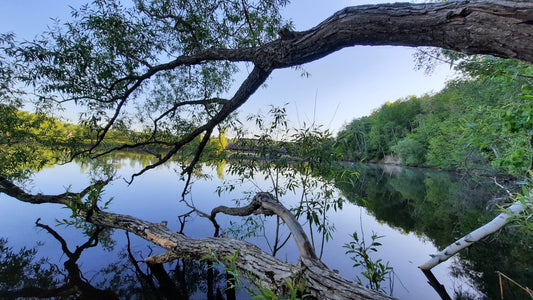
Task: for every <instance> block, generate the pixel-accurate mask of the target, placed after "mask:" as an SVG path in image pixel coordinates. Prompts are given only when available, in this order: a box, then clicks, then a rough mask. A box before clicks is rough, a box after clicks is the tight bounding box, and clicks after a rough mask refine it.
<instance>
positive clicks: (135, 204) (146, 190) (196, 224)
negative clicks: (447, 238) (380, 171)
mask: <svg viewBox="0 0 533 300" xmlns="http://www.w3.org/2000/svg"><path fill="white" fill-rule="evenodd" d="M140 167H141V165H140V164H138V163H133V164H132V163H130V162H128V160H126V159H124V160H122V167H121V168H120V170H119V175H121V176H129V175H131V174H132V173H133V172H134V171H135V170H138V169H139V168H140ZM176 167H177V165H175V164H174V163H171V164H169V165H168V166H166V167H160V168H157V169H156V170H152V171H149V172H148V173H147V174H145V175H144V176H141V177H139V178H136V179H135V181H134V182H133V184H131V185H130V186H128V185H127V184H126V183H125V182H124V181H123V180H120V179H119V180H116V181H115V182H113V183H112V184H111V185H110V186H108V187H106V189H105V190H106V193H105V196H104V200H107V199H108V198H109V197H114V200H113V202H111V205H110V207H109V209H108V210H109V211H112V212H118V213H121V214H127V215H132V216H135V217H138V218H141V219H144V220H147V221H150V222H154V223H159V222H161V221H163V220H165V221H168V227H169V228H170V229H172V230H178V229H179V223H178V220H177V216H178V215H180V214H183V213H185V212H188V211H189V209H188V208H187V207H185V206H184V205H183V204H180V203H179V202H178V201H179V195H180V194H181V188H182V186H183V183H182V182H180V181H179V180H178V175H177V174H176V172H174V168H176ZM79 170H80V166H79V165H77V164H70V165H66V166H58V167H55V168H50V169H46V170H43V171H42V172H41V173H39V174H37V175H36V176H35V181H34V183H33V190H34V191H40V192H43V193H62V192H63V191H64V189H65V187H64V185H63V184H65V182H71V183H72V184H73V186H72V191H79V190H80V189H81V188H82V187H83V184H85V183H86V182H87V181H88V179H87V172H85V174H82V173H80V172H79ZM202 172H203V173H204V174H207V175H210V176H209V177H210V179H206V180H197V181H196V182H195V183H194V185H193V188H192V192H191V198H192V200H194V202H195V204H196V206H197V208H198V209H200V210H202V211H204V212H207V213H209V212H210V211H211V209H212V208H213V207H215V206H217V205H221V204H223V205H228V206H232V204H233V201H232V200H231V199H232V198H240V197H242V194H243V192H244V191H255V190H256V189H254V188H253V186H252V184H251V183H249V182H245V183H243V184H238V185H236V189H235V191H233V192H232V193H231V194H222V197H220V198H219V197H218V195H217V194H216V193H215V192H214V191H215V187H216V186H217V185H220V184H221V183H222V181H221V180H220V179H219V178H218V177H217V174H216V171H215V168H214V167H213V168H209V167H203V168H202ZM225 177H226V179H232V176H230V175H228V174H226V175H225ZM258 177H261V176H258ZM256 184H257V186H258V187H259V188H261V189H262V190H268V188H269V184H268V181H265V180H264V179H263V178H262V177H261V178H260V179H259V180H257V181H256ZM191 198H189V199H191ZM297 199H299V196H297V195H293V194H290V193H289V194H287V195H286V196H285V197H283V201H284V203H285V204H286V205H287V206H291V207H294V206H295V203H296V201H297ZM0 201H1V207H2V209H1V210H0V228H2V233H1V236H3V237H8V238H9V240H10V246H14V247H15V248H19V247H22V246H33V245H35V243H36V241H37V240H40V241H45V242H46V243H45V246H43V247H42V251H40V253H39V255H43V256H48V257H51V258H53V259H58V260H59V259H61V261H64V259H65V257H64V256H59V254H58V251H59V249H60V248H59V245H58V243H57V242H56V241H54V240H51V239H50V237H49V236H48V234H47V233H46V232H44V231H42V230H37V229H36V228H35V226H34V222H35V220H36V219H37V218H38V217H41V218H42V221H41V222H42V223H45V224H48V225H54V224H55V219H63V218H68V217H69V216H70V212H69V210H68V209H64V208H61V207H60V206H59V205H30V204H26V203H21V202H18V201H15V200H13V199H8V198H7V197H6V196H5V195H0ZM328 218H329V220H331V221H333V223H334V226H335V231H334V232H333V240H332V241H330V242H329V243H327V244H326V246H325V249H324V256H323V261H324V262H325V263H326V265H328V266H329V267H330V268H332V269H337V270H339V271H340V274H341V275H343V276H345V277H346V278H348V279H354V278H355V275H356V272H358V271H360V270H358V269H354V268H352V264H353V263H352V261H351V260H350V259H349V257H347V256H346V255H345V251H346V249H344V248H343V247H342V246H343V245H344V244H345V243H348V242H350V241H351V238H350V236H351V235H352V233H353V232H358V234H360V232H361V226H362V227H363V230H364V232H365V237H366V241H367V243H369V242H370V235H371V234H372V232H376V233H377V234H378V235H383V236H384V237H383V238H382V239H380V240H379V241H380V242H381V243H382V244H383V246H381V247H379V250H378V252H377V253H376V254H373V257H374V258H376V259H377V258H382V259H383V260H384V262H386V261H389V262H390V265H391V266H392V267H394V271H395V273H396V280H395V283H394V296H395V297H398V298H400V299H437V298H438V297H437V294H436V293H435V291H434V290H433V289H432V288H431V287H430V286H429V285H428V284H426V279H425V277H424V275H423V274H422V272H421V271H420V270H418V268H417V266H418V265H419V264H421V263H423V262H424V261H426V259H427V258H428V257H429V256H428V255H429V254H431V253H435V252H437V250H436V249H435V247H434V246H433V245H432V244H431V243H430V242H427V241H424V240H422V239H421V238H419V237H417V236H415V235H413V234H411V233H410V234H405V233H404V232H402V231H400V230H397V229H393V228H391V227H390V226H388V225H387V224H384V223H380V222H378V221H377V220H376V219H375V218H374V217H372V216H369V215H368V214H367V213H366V210H365V209H364V208H361V207H358V206H355V205H353V204H350V203H348V202H346V203H344V207H343V209H342V210H339V211H337V212H330V213H328ZM230 220H233V221H234V222H238V220H239V219H238V218H236V217H228V216H224V215H219V216H217V221H218V222H219V223H220V224H221V225H222V226H223V227H227V226H229V221H230ZM268 220H270V221H271V222H273V220H274V218H269V219H268ZM268 220H267V222H268ZM266 228H267V235H268V236H272V234H273V229H272V228H270V227H268V226H267V227H266ZM304 229H305V230H306V231H307V225H304ZM56 230H58V231H59V232H60V233H61V234H62V235H63V236H64V237H65V238H66V239H67V241H68V243H69V245H70V246H71V248H73V247H74V245H76V243H78V245H79V244H81V243H83V242H84V241H85V238H84V237H83V236H82V235H81V234H80V233H79V232H77V231H76V230H75V229H74V228H72V227H64V226H61V227H57V228H56ZM283 232H285V233H287V230H284V231H283ZM184 233H185V234H186V235H188V236H192V237H204V236H211V235H212V234H213V226H212V224H211V223H210V222H209V221H208V220H206V219H204V218H200V217H198V216H196V215H193V216H192V217H191V218H190V219H189V223H187V224H186V226H185V231H184ZM114 238H115V239H116V240H117V243H118V244H117V247H116V249H115V251H114V252H112V254H106V253H105V252H101V251H99V249H98V248H97V249H89V250H87V251H86V252H85V253H84V255H83V257H82V259H81V262H82V264H81V265H82V269H83V270H88V271H90V272H92V273H93V274H94V272H96V271H97V270H99V269H100V268H102V267H104V266H105V265H106V263H107V262H108V261H109V260H112V259H113V258H114V257H116V256H115V254H116V253H117V252H118V251H120V250H121V249H122V247H123V246H124V243H125V237H124V233H123V232H122V231H117V232H115V235H114ZM251 241H252V242H254V243H256V244H257V245H259V246H260V247H262V248H263V249H264V250H267V246H266V244H265V241H264V238H262V237H257V238H254V239H251ZM271 243H272V240H271ZM315 243H316V245H317V247H319V245H320V235H319V234H318V233H316V232H315ZM147 244H148V243H147V242H146V241H144V240H142V239H139V238H137V237H134V236H132V245H133V247H134V249H141V250H142V249H144V250H146V248H145V247H146V245H147ZM154 251H155V252H154V253H161V252H162V251H161V250H160V249H157V247H155V250H154ZM267 251H268V250H267ZM106 257H108V258H106ZM278 257H279V258H281V259H283V260H288V261H289V262H292V263H295V262H296V260H297V258H298V252H297V249H296V246H295V244H294V242H293V241H292V239H291V240H290V242H289V243H288V244H287V245H286V247H285V248H283V249H282V251H281V252H280V253H279V255H278ZM449 267H450V263H449V262H445V263H443V264H441V265H439V266H438V267H436V268H435V269H434V273H435V276H436V277H437V278H438V279H439V280H441V281H442V283H443V284H445V285H446V287H447V289H448V292H450V293H453V290H451V287H452V286H454V284H455V287H457V286H458V285H459V286H460V285H461V284H462V283H460V282H457V279H453V278H452V277H451V276H450V275H449ZM462 288H463V289H466V288H465V287H464V286H463V287H462Z"/></svg>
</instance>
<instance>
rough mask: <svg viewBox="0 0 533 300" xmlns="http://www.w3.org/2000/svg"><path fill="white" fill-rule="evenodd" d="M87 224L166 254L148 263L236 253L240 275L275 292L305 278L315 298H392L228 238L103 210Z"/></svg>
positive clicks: (316, 264)
mask: <svg viewBox="0 0 533 300" xmlns="http://www.w3.org/2000/svg"><path fill="white" fill-rule="evenodd" d="M88 221H89V222H91V223H93V224H98V225H100V226H105V227H111V228H117V229H123V230H126V231H129V232H132V233H134V234H136V235H138V236H140V237H142V238H144V239H146V240H148V241H151V242H153V243H154V244H157V245H159V246H160V247H162V248H164V249H166V250H167V251H168V252H167V253H165V254H164V256H163V257H164V258H162V257H161V256H156V257H152V258H149V259H147V262H149V263H161V262H165V261H171V260H174V259H177V258H184V257H190V258H195V259H201V258H206V257H209V256H210V255H212V254H215V255H216V256H217V257H219V258H223V257H225V256H232V255H233V254H234V253H235V252H238V253H239V254H238V257H237V261H236V265H237V268H238V270H239V272H240V274H242V275H243V276H246V277H247V278H248V279H249V280H250V281H251V282H252V283H254V284H256V285H260V286H263V287H267V288H270V289H272V290H273V291H276V292H279V293H283V292H287V291H286V290H285V288H286V287H284V286H283V278H288V279H293V278H294V279H296V280H298V279H301V278H305V279H306V280H307V285H306V288H307V289H306V292H308V293H310V294H311V295H312V296H314V297H316V298H317V299H392V298H391V297H388V296H386V295H383V294H380V293H378V292H376V291H372V290H369V289H366V288H364V287H362V286H360V285H357V284H355V283H354V282H352V281H349V280H347V279H345V278H343V277H342V276H340V275H339V274H337V273H335V272H334V271H332V270H330V269H329V268H328V267H327V266H326V265H324V264H323V263H322V262H321V261H320V260H317V259H310V258H305V257H302V258H301V259H300V260H299V262H298V264H297V265H292V264H290V263H287V262H285V261H282V260H280V259H278V258H276V257H274V256H272V255H270V254H268V253H266V252H264V251H263V250H261V249H259V248H258V247H257V246H255V245H253V244H250V243H248V242H245V241H241V240H237V239H233V238H229V237H216V238H215V237H206V238H198V239H195V238H191V237H187V236H185V235H183V234H179V233H175V232H173V231H171V230H169V229H168V228H166V227H164V226H162V225H160V224H159V223H150V222H147V221H143V220H140V219H137V218H134V217H131V216H127V215H120V214H113V213H108V212H103V211H102V212H98V213H97V214H93V215H92V216H91V217H89V218H88Z"/></svg>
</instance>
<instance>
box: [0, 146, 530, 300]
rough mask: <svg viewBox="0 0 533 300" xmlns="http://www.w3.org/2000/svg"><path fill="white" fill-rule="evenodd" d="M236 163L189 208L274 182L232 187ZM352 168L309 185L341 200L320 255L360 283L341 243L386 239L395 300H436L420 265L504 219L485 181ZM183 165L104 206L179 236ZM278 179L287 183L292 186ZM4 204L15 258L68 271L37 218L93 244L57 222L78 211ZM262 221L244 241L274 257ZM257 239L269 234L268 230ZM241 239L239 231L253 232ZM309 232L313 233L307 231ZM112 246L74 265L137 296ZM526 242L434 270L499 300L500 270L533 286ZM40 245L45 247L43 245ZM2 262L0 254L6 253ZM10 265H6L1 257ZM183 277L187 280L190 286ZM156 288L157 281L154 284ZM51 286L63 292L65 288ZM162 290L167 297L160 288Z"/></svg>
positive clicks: (220, 279)
mask: <svg viewBox="0 0 533 300" xmlns="http://www.w3.org/2000/svg"><path fill="white" fill-rule="evenodd" d="M115 163H116V164H117V165H118V166H120V168H119V169H118V173H119V174H118V175H120V176H124V177H125V178H129V176H131V174H133V173H134V172H135V171H138V170H139V169H141V168H142V167H143V166H144V165H146V164H147V163H148V162H147V161H143V160H142V159H139V158H134V157H128V156H123V157H116V158H115ZM229 166H230V164H227V165H223V164H219V165H218V166H216V165H213V166H207V165H204V166H202V168H201V170H200V171H199V172H197V175H201V176H199V177H197V179H195V182H194V184H193V186H192V190H191V193H190V194H189V195H188V196H187V198H186V199H187V200H188V201H193V202H194V204H195V206H196V207H197V208H198V209H200V210H202V211H205V212H210V210H211V209H212V208H213V207H215V206H217V205H221V204H223V205H234V203H235V200H234V199H237V198H242V196H243V194H244V193H245V192H252V194H253V193H254V192H257V191H258V189H261V190H263V191H266V190H269V188H270V186H271V182H270V181H269V179H268V178H267V179H265V176H264V174H261V176H256V178H257V179H255V180H254V181H245V182H242V183H241V182H237V183H236V182H235V181H234V180H235V179H237V176H232V175H230V174H228V172H227V170H228V167H229ZM348 167H349V168H350V170H351V171H352V174H351V175H347V176H345V177H343V178H336V179H335V180H333V179H330V180H326V179H320V178H313V179H312V180H315V181H312V182H314V183H315V184H317V186H318V187H321V188H324V187H325V188H326V190H328V191H330V192H331V193H330V194H329V197H331V200H330V202H329V203H332V202H331V201H335V200H337V199H341V200H342V209H341V208H338V209H337V210H334V209H329V210H328V211H327V212H326V213H325V215H320V214H319V215H320V220H322V217H324V216H325V217H326V218H327V220H328V222H327V223H326V225H327V227H326V228H330V227H331V228H330V229H329V231H328V232H330V233H331V239H329V241H327V242H324V243H323V244H322V234H321V233H320V232H319V231H318V230H317V228H316V226H312V231H313V234H312V239H313V241H314V245H315V247H316V249H317V253H319V254H320V253H322V260H323V261H324V262H325V263H326V264H327V265H328V266H329V267H330V268H332V269H336V270H339V273H340V274H341V275H343V276H345V277H346V278H349V279H351V280H354V279H355V278H356V276H358V275H359V276H361V275H360V272H361V271H362V270H361V269H360V268H354V267H352V265H353V262H352V261H351V260H350V257H349V255H345V252H346V249H345V248H343V245H344V244H346V243H348V242H350V241H352V239H351V237H350V236H351V235H352V234H353V233H354V232H357V233H358V235H359V236H361V237H363V236H364V237H365V240H366V241H367V243H368V242H369V241H370V236H371V234H372V233H373V232H374V233H376V234H378V235H380V236H383V237H382V238H381V239H380V240H379V241H380V243H382V246H380V247H378V251H377V252H376V253H373V254H372V256H373V257H374V258H375V259H377V258H381V259H382V260H383V261H384V262H387V261H388V263H389V265H390V266H392V267H393V268H394V276H393V280H392V294H393V296H395V297H397V298H399V299H440V297H439V295H438V294H437V292H436V291H435V290H434V289H433V288H432V287H431V286H430V285H429V284H428V283H427V279H426V278H425V276H424V275H423V274H422V272H421V271H420V270H418V268H417V266H418V265H420V264H422V263H423V262H425V261H426V260H427V259H428V258H429V255H430V254H432V253H435V252H438V249H442V248H443V247H445V246H447V245H448V244H450V243H452V242H453V241H454V240H455V239H456V238H459V237H461V236H462V235H464V234H466V233H468V232H469V231H471V230H473V229H475V228H477V227H479V226H480V225H482V224H484V223H485V222H486V221H488V220H490V219H491V218H492V217H494V216H495V215H496V214H497V212H494V209H495V207H496V204H498V203H499V202H498V200H497V199H498V197H501V196H502V192H501V191H500V190H499V189H498V188H497V187H496V186H495V185H494V184H493V183H492V182H491V180H492V179H487V178H485V179H484V178H473V177H468V176H461V175H458V174H453V173H448V172H439V171H430V170H417V169H412V168H400V167H392V168H391V167H380V166H364V165H352V166H348ZM177 169H179V164H178V163H171V164H169V165H167V166H164V167H159V168H157V169H156V170H153V171H150V172H148V173H147V174H145V175H143V176H141V177H138V178H136V179H135V180H134V182H133V183H132V184H131V185H128V184H126V183H125V182H124V181H122V180H117V181H115V182H113V183H111V184H110V185H109V186H108V187H106V190H105V194H104V198H105V199H107V198H110V197H113V198H114V199H113V201H112V202H111V203H110V205H109V208H108V211H112V212H117V213H121V214H127V215H132V216H135V217H138V218H141V219H144V220H148V221H150V222H161V221H168V227H169V228H170V229H172V230H175V231H179V230H180V228H181V223H180V222H179V220H178V216H179V215H182V214H185V213H187V212H189V211H190V208H188V207H187V206H185V205H184V204H183V203H182V202H180V199H181V197H180V195H181V190H182V188H183V182H182V181H180V180H179V175H178V173H177V172H176V171H175V170H177ZM355 172H357V174H356V173H355ZM294 177H296V175H295V176H294ZM280 178H281V179H280V180H281V181H283V180H286V179H287V178H283V177H280ZM88 182H89V172H88V166H87V165H85V164H82V163H73V164H69V165H64V166H55V167H53V168H48V169H44V170H42V171H41V172H39V173H38V174H36V176H35V178H34V180H33V182H32V184H31V185H29V186H28V187H27V188H28V189H30V190H32V192H34V193H37V192H41V193H43V194H58V193H62V192H64V191H65V189H67V188H69V189H70V190H72V191H79V190H80V189H82V188H83V187H85V186H86V185H87V184H88ZM224 182H226V183H228V182H229V183H232V184H234V187H235V189H234V190H233V191H232V192H231V193H222V194H221V195H220V197H219V195H218V194H217V193H216V192H215V189H216V187H217V186H220V185H222V184H223V183H224ZM310 182H311V181H310ZM68 185H70V186H68ZM300 192H301V191H300V189H296V193H293V192H290V191H289V192H288V193H287V194H286V195H284V196H283V197H282V201H283V203H284V204H285V205H286V206H287V207H291V208H294V207H297V206H298V205H299V201H300V199H301V198H300V197H301V194H300ZM316 192H317V191H315V193H316ZM495 199H496V200H495ZM242 201H245V200H242ZM0 203H2V204H1V207H2V209H1V210H0V228H2V231H1V233H0V237H4V238H7V239H8V244H7V246H8V247H12V248H13V251H14V252H18V250H19V249H20V248H22V247H28V248H32V247H37V249H38V253H37V254H36V256H35V259H37V258H40V257H46V258H48V260H49V263H50V264H55V265H57V266H58V267H60V268H63V263H64V262H65V261H67V260H68V259H69V257H68V255H67V254H66V253H64V252H62V251H61V246H60V244H59V242H58V241H57V240H56V239H54V238H52V237H51V235H50V234H49V233H48V232H47V231H45V230H43V229H42V228H38V227H36V226H35V221H36V220H37V219H38V218H40V219H41V220H40V223H42V224H47V225H49V226H51V227H52V228H53V229H54V230H55V231H57V232H58V233H59V234H60V235H61V236H62V237H63V239H64V240H65V241H66V242H67V243H68V245H69V248H70V251H72V252H73V251H74V250H75V249H76V246H81V245H82V244H83V243H85V242H86V241H87V240H88V238H87V236H85V235H84V234H82V232H81V231H82V230H80V229H76V228H75V227H74V226H64V225H61V226H56V224H57V223H56V220H62V219H68V217H69V216H70V214H71V212H70V210H69V209H65V208H62V207H61V206H59V205H52V204H46V205H31V204H27V203H22V202H19V201H17V200H14V199H11V198H9V197H7V196H5V195H0ZM242 203H243V204H246V202H242ZM317 205H318V204H317ZM320 207H323V206H316V207H315V208H314V209H313V210H314V211H317V212H318V211H319V208H320ZM217 220H218V222H219V223H220V224H221V226H222V227H223V228H225V229H226V232H227V233H228V234H231V233H232V232H233V231H232V230H230V229H231V228H233V229H237V228H238V227H239V224H242V221H241V219H239V218H237V217H227V216H218V217H217ZM301 220H302V223H303V226H304V228H305V229H309V223H308V222H306V221H305V214H304V215H303V216H302V217H301ZM256 222H259V223H261V222H264V228H265V230H264V234H260V235H259V236H255V237H249V238H248V240H249V241H251V242H253V243H255V244H257V245H258V246H260V247H261V248H263V250H265V251H267V252H269V251H271V248H272V247H273V245H274V238H275V236H274V227H275V222H274V218H266V219H264V220H261V219H256ZM333 228H334V229H333ZM183 232H184V234H186V235H188V236H192V237H204V236H211V235H212V234H213V226H212V225H211V223H210V222H209V221H208V220H206V219H204V218H201V217H198V216H196V215H194V214H192V215H191V216H190V217H189V218H187V222H186V223H185V225H184V230H183ZM256 232H260V233H262V231H261V230H259V231H257V230H256ZM238 233H240V234H242V235H244V234H245V233H246V232H245V231H239V232H238ZM287 233H288V230H287V229H286V228H284V227H282V228H281V240H283V239H284V237H285V236H286V235H287ZM309 233H310V231H308V234H309ZM263 235H264V236H263ZM309 236H310V237H311V235H310V234H309ZM111 239H112V240H114V241H115V245H114V247H113V249H111V250H109V249H108V250H105V249H103V247H102V246H101V244H100V245H98V246H96V247H92V248H87V249H86V250H84V251H83V253H82V254H81V256H80V258H79V259H78V260H77V261H76V263H77V266H78V267H79V268H80V270H81V271H82V273H83V276H84V278H85V279H86V280H87V282H89V283H90V284H91V285H92V286H94V287H96V288H98V289H99V290H105V289H112V290H113V291H115V292H116V293H118V294H119V295H122V297H124V298H131V297H139V295H140V294H141V292H140V291H141V284H140V283H139V276H138V275H137V276H136V275H135V274H136V273H135V271H134V270H135V264H134V263H132V261H130V260H129V259H128V257H129V256H128V251H127V248H126V246H127V238H126V235H125V233H124V232H122V231H114V232H113V233H112V234H111ZM520 240H523V237H522V236H520V235H518V234H517V233H516V232H514V231H509V230H506V232H504V233H501V234H499V235H497V236H495V237H491V238H489V239H487V240H486V241H483V242H482V243H479V244H478V245H475V246H474V247H472V248H470V249H469V250H468V251H464V252H463V253H461V254H460V255H459V256H456V257H454V258H452V259H450V260H449V261H447V262H444V263H442V264H440V265H439V266H437V267H435V268H434V269H433V273H434V274H435V276H436V278H437V279H438V280H439V281H440V282H441V283H442V284H444V286H445V288H446V290H447V292H448V293H449V294H450V296H451V297H452V298H454V297H459V296H461V297H463V299H464V297H465V296H468V297H470V298H474V299H478V298H496V297H499V285H498V281H497V276H496V275H495V273H494V272H496V271H500V272H503V273H505V274H506V275H508V276H510V277H512V278H513V279H515V280H517V281H518V282H520V283H521V284H523V285H528V286H532V282H531V280H532V279H531V278H532V277H533V276H531V275H532V274H531V272H532V271H531V264H532V263H531V261H532V258H533V257H532V254H531V251H530V248H528V247H529V245H523V243H522V244H521V242H520ZM130 241H131V243H130V250H131V255H132V256H133V257H134V258H135V260H137V261H141V260H142V259H143V258H146V257H147V256H149V255H153V254H158V253H162V252H163V250H162V249H159V248H158V247H157V246H153V245H150V244H149V243H147V242H146V241H144V240H142V239H139V238H136V237H135V236H133V235H130ZM37 242H41V243H42V245H39V246H37ZM277 256H278V257H279V258H281V259H283V260H287V261H289V262H291V263H296V261H297V259H298V252H297V248H296V246H295V244H294V243H293V242H292V240H289V242H288V243H287V244H286V245H285V246H284V247H283V248H281V249H280V250H279V251H278V253H277ZM0 258H2V259H4V258H3V257H1V256H0ZM34 261H35V260H34ZM3 262H4V264H5V263H6V260H3ZM48 265H49V264H44V266H48ZM137 267H138V269H137V270H138V271H137V272H138V273H137V274H149V273H151V272H153V270H152V271H150V270H148V269H147V266H146V265H145V264H143V263H138V264H137ZM166 269H167V271H168V273H169V274H170V275H171V277H173V278H174V280H175V281H178V282H181V285H182V286H186V287H187V293H188V294H190V295H192V296H191V298H193V299H204V298H207V296H206V295H208V293H210V290H211V289H212V290H213V291H216V290H217V289H218V290H219V291H221V292H222V293H223V292H224V288H225V277H224V276H222V275H220V276H216V274H214V277H215V280H214V282H213V284H212V285H209V284H208V283H209V282H210V281H209V280H208V275H207V271H206V270H207V267H206V266H205V264H201V263H197V262H191V261H180V263H179V264H178V265H176V263H172V264H167V265H166ZM217 272H219V270H215V273H217ZM55 274H56V278H58V279H62V278H63V277H62V275H60V274H59V273H57V272H56V273H55ZM182 274H185V275H184V276H185V277H186V278H185V279H184V276H181V275H182ZM26 277H30V279H31V278H34V277H38V276H37V275H35V274H32V273H31V271H26ZM1 278H2V277H0V279H1ZM180 278H181V281H180V280H179V279H180ZM30 279H28V278H26V281H28V282H30ZM147 282H148V283H146V282H145V286H148V287H149V285H150V284H149V280H148V281H147ZM155 282H156V285H157V281H155ZM363 283H365V281H364V280H363ZM55 284H56V286H57V285H58V284H61V283H55ZM382 286H383V287H384V289H385V291H386V292H390V290H391V284H390V283H389V282H385V283H383V285H382ZM1 288H2V282H1V281H0V289H1ZM504 288H505V289H506V290H507V291H506V292H507V293H510V292H511V288H509V287H507V286H504ZM148 289H149V288H148ZM512 292H513V293H514V294H509V295H510V297H516V298H520V297H523V296H526V294H520V293H519V292H517V291H516V290H513V291H512ZM154 293H155V292H154ZM158 293H160V294H159V295H163V294H164V293H163V292H161V290H159V292H158ZM237 298H240V299H247V298H249V296H248V294H247V293H246V291H244V290H241V291H239V292H238V295H237Z"/></svg>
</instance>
